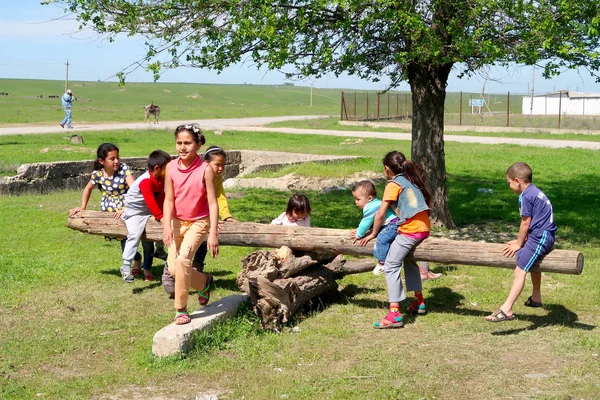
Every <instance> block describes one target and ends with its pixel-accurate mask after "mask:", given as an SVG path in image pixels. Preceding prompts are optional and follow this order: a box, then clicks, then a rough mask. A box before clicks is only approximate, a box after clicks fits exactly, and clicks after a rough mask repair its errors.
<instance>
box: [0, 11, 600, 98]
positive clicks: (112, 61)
mask: <svg viewBox="0 0 600 400" xmlns="http://www.w3.org/2000/svg"><path fill="white" fill-rule="evenodd" d="M40 1H41V0H19V1H14V0H0V55H1V56H0V78H24V79H55V80H63V79H64V78H65V63H66V61H67V60H69V64H70V67H69V79H70V80H84V81H96V80H98V79H100V80H106V79H108V80H112V81H114V80H115V78H114V74H115V73H117V72H119V71H120V70H121V69H122V68H125V67H126V66H128V65H129V64H131V63H133V62H134V61H136V60H138V59H140V58H142V57H143V56H144V55H145V51H144V47H143V42H144V41H143V39H139V38H135V37H134V38H128V37H125V36H122V37H119V38H117V40H116V41H115V42H114V43H109V42H108V41H106V40H102V39H99V38H98V37H97V36H96V35H94V34H93V32H89V31H88V32H85V31H84V32H78V30H77V23H76V21H75V20H74V18H73V17H68V16H67V17H65V14H64V12H63V11H62V9H60V8H59V7H58V6H56V5H45V6H43V5H41V4H40ZM489 76H490V77H491V79H490V80H487V81H485V79H484V78H482V77H481V76H477V77H472V78H470V79H458V78H457V77H456V75H455V74H454V75H453V76H451V78H450V81H449V83H448V88H447V89H448V91H452V92H458V91H461V90H462V91H465V92H480V91H481V90H482V88H483V85H484V82H485V92H486V93H506V92H507V91H510V92H511V93H514V94H517V93H527V92H528V90H531V82H532V76H533V74H532V69H531V68H525V67H518V68H510V69H509V70H506V69H505V68H496V67H492V68H490V70H489ZM111 77H112V78H111ZM152 79H153V77H152V74H151V73H150V72H146V71H144V70H143V69H138V70H137V71H135V72H134V73H132V74H131V75H128V77H127V81H128V82H151V81H152ZM161 81H162V82H193V83H230V84H240V83H249V84H250V83H251V84H266V85H271V84H281V83H283V82H284V81H285V80H284V77H283V75H282V74H281V73H279V72H277V71H267V70H260V71H258V70H256V68H255V67H253V66H252V65H251V64H250V63H248V64H245V65H236V66H232V67H230V68H228V69H226V70H225V71H223V72H222V73H221V74H217V73H216V72H214V71H209V70H203V69H197V68H179V69H176V70H171V71H167V72H166V73H164V74H163V75H162V78H161ZM311 83H313V84H314V86H315V87H317V88H318V87H323V88H347V89H370V90H380V89H384V88H385V86H386V85H385V83H381V82H379V83H373V82H368V81H364V80H361V79H359V78H357V77H352V76H342V77H339V78H336V77H334V76H330V77H324V78H321V79H318V80H315V81H314V82H313V80H306V81H303V82H296V85H304V86H310V85H311ZM399 89H400V90H408V84H403V85H402V86H400V87H399ZM563 89H568V90H573V91H587V92H600V84H598V83H595V82H594V79H593V78H592V77H591V76H590V75H589V73H587V71H585V70H580V71H568V72H566V73H564V74H562V75H561V76H559V77H557V78H554V79H552V80H545V79H543V78H542V77H541V74H540V71H539V70H537V71H536V76H535V92H536V94H538V93H544V92H549V91H554V90H563Z"/></svg>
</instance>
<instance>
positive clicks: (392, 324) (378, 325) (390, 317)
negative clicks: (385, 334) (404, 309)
mask: <svg viewBox="0 0 600 400" xmlns="http://www.w3.org/2000/svg"><path fill="white" fill-rule="evenodd" d="M373 328H375V329H397V328H404V322H403V321H402V315H401V314H400V313H395V312H391V311H389V312H388V314H387V315H386V316H385V318H383V319H382V320H381V321H377V322H375V324H374V325H373Z"/></svg>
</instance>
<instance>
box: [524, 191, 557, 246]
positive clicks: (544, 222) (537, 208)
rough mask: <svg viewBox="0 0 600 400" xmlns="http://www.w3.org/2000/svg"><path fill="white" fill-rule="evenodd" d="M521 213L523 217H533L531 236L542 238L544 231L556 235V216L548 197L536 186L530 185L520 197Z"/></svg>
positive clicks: (530, 228)
mask: <svg viewBox="0 0 600 400" xmlns="http://www.w3.org/2000/svg"><path fill="white" fill-rule="evenodd" d="M519 211H520V214H521V216H522V217H531V224H530V225H529V232H528V233H529V235H530V236H532V237H534V238H540V237H541V236H542V234H543V233H544V231H547V232H550V233H552V234H554V232H556V225H554V214H553V213H552V204H550V200H548V197H546V195H545V194H544V193H543V192H542V191H541V190H540V189H538V188H537V187H536V186H535V185H534V184H530V185H529V186H527V188H526V189H525V190H524V191H523V193H521V194H520V195H519Z"/></svg>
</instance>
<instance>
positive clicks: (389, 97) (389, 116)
mask: <svg viewBox="0 0 600 400" xmlns="http://www.w3.org/2000/svg"><path fill="white" fill-rule="evenodd" d="M387 95H388V96H387V97H388V119H390V92H388V94H387Z"/></svg>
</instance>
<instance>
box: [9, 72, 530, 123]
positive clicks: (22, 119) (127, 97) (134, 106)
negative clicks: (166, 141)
mask: <svg viewBox="0 0 600 400" xmlns="http://www.w3.org/2000/svg"><path fill="white" fill-rule="evenodd" d="M69 87H70V88H71V90H73V92H74V93H75V96H76V97H77V101H76V102H75V103H74V106H73V119H74V121H77V122H81V123H85V122H104V121H111V122H135V121H143V118H144V111H143V108H142V107H143V106H144V105H146V104H150V102H154V104H157V105H159V106H160V107H161V119H163V120H181V119H186V118H190V119H202V118H231V117H248V116H253V117H258V116H273V115H315V114H317V115H334V116H337V117H339V115H340V101H341V92H342V90H344V91H345V92H347V93H354V92H359V93H360V92H363V91H358V90H352V89H350V90H348V89H321V88H315V89H313V94H312V107H311V106H310V100H311V95H310V93H311V89H310V87H300V86H285V85H282V86H260V85H209V84H191V83H135V82H132V83H127V84H126V85H125V86H124V87H119V86H118V85H117V84H116V83H114V82H77V81H72V82H70V84H69ZM0 91H1V92H8V93H9V96H0V107H2V110H3V112H2V114H1V115H0V125H8V124H11V125H12V124H43V123H56V122H60V120H61V119H62V118H63V116H64V113H63V110H62V107H61V105H60V98H58V99H54V98H53V99H49V98H48V96H49V95H54V96H59V97H60V96H61V95H62V94H63V92H64V82H62V81H44V80H21V79H0ZM371 93H372V94H373V96H372V98H373V99H374V98H375V97H376V96H374V92H371ZM392 93H393V94H396V93H399V94H400V95H402V96H404V97H406V98H407V99H408V101H410V94H409V93H405V92H402V93H400V92H392ZM13 94H14V95H13ZM39 96H42V98H40V97H39ZM384 96H385V95H384ZM470 97H473V98H475V97H479V95H478V94H474V93H463V102H467V103H468V99H469V98H470ZM489 101H490V102H493V107H495V108H494V110H496V109H499V110H506V106H505V104H506V96H505V95H497V94H491V95H489ZM459 107H460V94H459V93H454V92H452V93H448V94H447V98H446V112H448V113H457V112H458V111H459ZM520 107H521V105H520V102H516V101H514V104H513V103H511V113H520V112H521V109H520ZM464 112H466V111H464Z"/></svg>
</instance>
